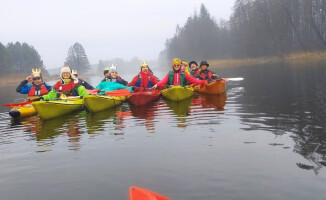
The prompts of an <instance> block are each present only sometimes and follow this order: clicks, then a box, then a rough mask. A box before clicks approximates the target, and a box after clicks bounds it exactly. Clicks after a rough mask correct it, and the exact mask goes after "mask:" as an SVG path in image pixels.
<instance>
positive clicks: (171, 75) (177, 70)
mask: <svg viewBox="0 0 326 200" xmlns="http://www.w3.org/2000/svg"><path fill="white" fill-rule="evenodd" d="M186 82H190V83H196V84H201V85H202V86H205V85H207V81H203V80H199V79H196V78H194V77H192V76H190V75H189V74H187V73H185V69H184V68H183V69H182V68H181V60H180V59H179V58H174V59H173V61H172V71H171V70H170V71H169V72H168V74H167V75H166V76H165V77H164V78H163V79H162V80H161V81H160V82H158V83H157V84H155V85H154V86H153V89H156V88H157V87H159V88H163V87H164V85H166V84H169V85H181V86H185V85H186Z"/></svg>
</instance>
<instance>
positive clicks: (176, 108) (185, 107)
mask: <svg viewBox="0 0 326 200" xmlns="http://www.w3.org/2000/svg"><path fill="white" fill-rule="evenodd" d="M192 101H193V98H187V99H184V100H182V101H177V102H176V101H171V100H168V99H166V105H167V106H168V107H169V108H170V109H171V110H172V111H173V113H174V114H176V115H177V116H178V117H185V116H187V115H188V114H189V112H190V110H189V107H190V105H191V103H192Z"/></svg>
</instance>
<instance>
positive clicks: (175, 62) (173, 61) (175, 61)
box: [172, 58, 181, 65]
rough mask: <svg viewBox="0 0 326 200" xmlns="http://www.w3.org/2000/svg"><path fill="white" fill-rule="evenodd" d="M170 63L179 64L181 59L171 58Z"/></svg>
mask: <svg viewBox="0 0 326 200" xmlns="http://www.w3.org/2000/svg"><path fill="white" fill-rule="evenodd" d="M172 65H181V59H180V58H174V59H173V60H172Z"/></svg>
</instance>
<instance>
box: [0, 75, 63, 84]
mask: <svg viewBox="0 0 326 200" xmlns="http://www.w3.org/2000/svg"><path fill="white" fill-rule="evenodd" d="M27 76H28V75H25V74H18V75H13V74H10V75H7V76H4V77H0V86H4V85H17V86H18V85H19V83H20V82H21V81H23V80H25V79H26V77H27ZM55 79H58V76H57V75H55V76H45V77H43V80H45V81H46V82H47V81H50V80H55Z"/></svg>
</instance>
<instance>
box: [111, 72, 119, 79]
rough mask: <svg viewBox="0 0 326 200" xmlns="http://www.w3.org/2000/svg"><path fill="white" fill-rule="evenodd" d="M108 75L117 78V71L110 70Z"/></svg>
mask: <svg viewBox="0 0 326 200" xmlns="http://www.w3.org/2000/svg"><path fill="white" fill-rule="evenodd" d="M110 76H111V77H112V78H117V76H118V73H117V72H111V73H110Z"/></svg>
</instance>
